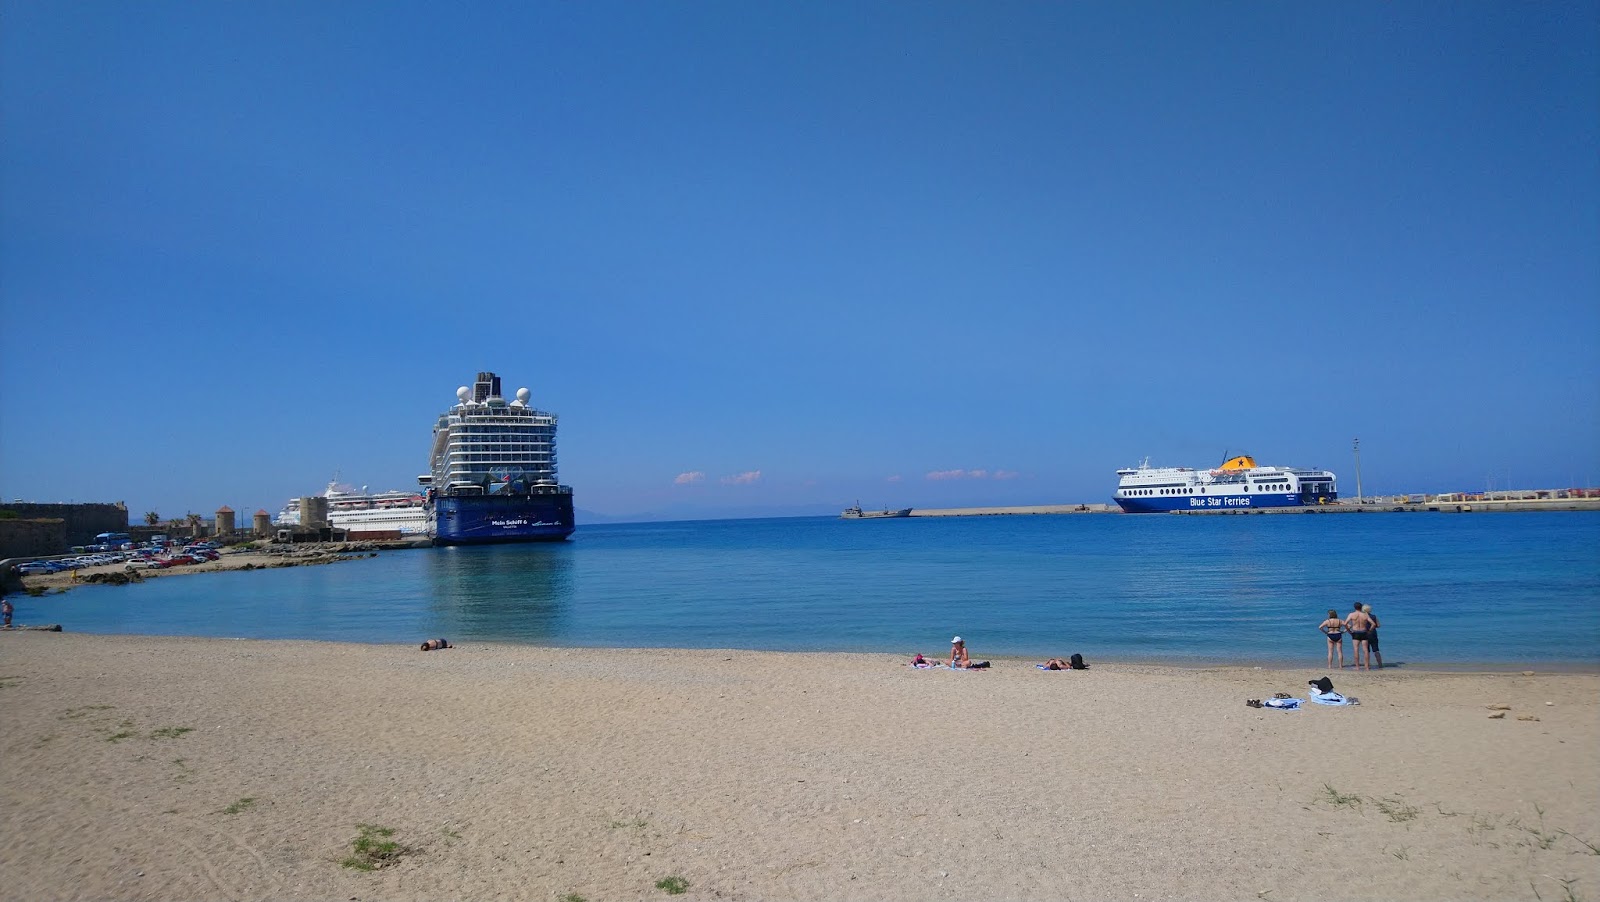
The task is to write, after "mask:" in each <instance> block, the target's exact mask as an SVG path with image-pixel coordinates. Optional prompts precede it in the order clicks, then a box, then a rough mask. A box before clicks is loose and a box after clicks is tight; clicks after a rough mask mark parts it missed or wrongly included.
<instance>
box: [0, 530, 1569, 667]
mask: <svg viewBox="0 0 1600 902" xmlns="http://www.w3.org/2000/svg"><path fill="white" fill-rule="evenodd" d="M1574 517H1575V518H1576V519H1568V518H1574ZM1596 536H1600V520H1596V519H1595V518H1594V517H1593V516H1585V515H1582V514H1576V515H1574V514H1565V515H1557V514H1549V515H1538V514H1530V515H1526V516H1525V517H1521V518H1474V517H1460V518H1455V517H1439V518H1411V517H1403V518H1365V517H1357V518H1346V517H1340V518H1333V519H1328V520H1322V519H1319V518H1313V520H1305V519H1304V518H1290V519H1288V520H1283V519H1281V518H1245V519H1239V518H1223V519H1220V520H1211V521H1205V522H1202V521H1194V520H1185V518H1164V517H1156V518H1138V517H1110V518H1088V519H1080V518H1075V517H1063V518H1041V517H1016V518H1006V519H1004V520H1001V519H993V518H981V519H968V520H962V519H957V518H951V519H943V520H941V519H930V520H923V521H920V522H919V521H914V520H899V521H894V522H886V523H884V524H879V525H878V526H871V527H868V528H861V525H860V524H851V523H848V522H839V521H837V520H833V519H829V518H813V519H798V520H794V519H780V520H765V521H759V520H758V521H707V522H696V523H676V524H671V523H669V524H634V525H605V526H596V527H591V528H590V529H587V530H585V532H584V534H583V536H582V538H581V540H578V541H573V542H566V543H558V544H554V545H531V546H509V547H502V548H478V549H451V548H429V549H424V550H419V551H416V552H413V553H409V554H399V555H394V554H385V553H383V552H384V551H386V550H389V549H390V548H392V547H393V546H392V545H387V544H379V543H359V544H356V543H351V544H334V545H322V546H317V545H309V544H307V545H279V546H270V549H271V550H270V551H240V550H234V551H230V552H228V553H225V554H223V555H222V557H221V558H220V559H218V560H216V561H212V562H207V563H203V564H197V565H195V564H191V565H187V566H183V567H173V568H170V569H165V570H150V571H141V570H138V569H134V570H128V569H126V568H125V567H124V568H119V567H118V566H117V565H114V564H113V565H107V566H102V567H99V568H92V569H85V570H81V571H79V573H78V574H76V577H74V575H73V574H70V573H58V574H50V575H30V576H28V577H26V578H25V583H24V586H25V587H26V588H27V589H28V595H30V596H31V595H36V594H37V595H39V596H40V597H27V596H24V595H22V594H17V595H13V596H11V598H12V600H13V601H15V602H16V605H17V610H16V617H15V622H16V623H17V624H19V625H40V624H54V623H60V624H61V625H62V627H63V628H64V629H66V630H68V631H69V632H86V633H98V634H138V635H202V636H214V637H247V638H256V639H308V640H333V641H355V642H361V643H368V644H377V645H384V644H389V643H414V642H418V641H421V639H423V638H428V637H433V636H447V637H449V638H451V639H452V640H467V641H480V642H482V641H488V642H496V643H506V644H511V645H531V646H537V647H551V648H562V647H589V648H642V647H653V648H736V649H751V650H771V651H793V652H860V653H889V654H900V653H905V654H906V655H908V656H909V655H910V654H911V653H915V652H922V653H925V654H930V653H931V654H932V655H934V656H939V655H940V654H941V648H940V643H942V642H944V641H945V640H948V639H949V637H950V636H951V635H952V634H953V632H960V633H961V634H963V635H966V636H968V638H969V640H971V641H973V642H974V643H975V644H974V646H973V647H974V650H975V651H976V652H978V653H980V654H981V655H983V656H984V657H994V658H998V659H1001V660H1016V661H1026V660H1027V659H1030V658H1034V657H1037V658H1038V659H1039V660H1044V659H1045V658H1048V657H1058V656H1065V655H1067V654H1070V653H1082V654H1084V655H1085V656H1086V657H1087V658H1088V659H1089V660H1091V661H1119V662H1127V663H1141V662H1142V663H1151V664H1168V665H1175V666H1182V667H1189V668H1194V667H1201V668H1205V667H1214V666H1220V665H1231V664H1241V663H1242V664H1247V665H1261V666H1266V667H1269V668H1285V667H1287V668H1295V667H1299V666H1302V665H1304V664H1308V663H1313V662H1314V663H1318V664H1321V663H1323V659H1324V658H1325V657H1326V656H1327V655H1326V652H1327V643H1326V641H1325V639H1324V637H1323V635H1322V634H1321V633H1320V632H1317V631H1316V628H1315V627H1316V625H1317V624H1318V623H1320V622H1321V621H1322V620H1323V619H1324V617H1325V615H1326V612H1327V611H1328V610H1329V609H1330V608H1338V609H1339V610H1340V611H1341V612H1342V611H1344V610H1347V609H1348V608H1349V607H1350V604H1351V602H1353V601H1359V602H1363V603H1370V604H1372V605H1373V606H1374V611H1375V613H1376V615H1377V616H1378V617H1379V618H1380V619H1381V620H1382V623H1383V630H1382V632H1383V636H1384V638H1385V639H1387V640H1388V641H1386V642H1385V643H1384V646H1385V648H1384V663H1385V664H1389V665H1399V666H1401V667H1402V668H1405V669H1410V670H1418V669H1428V670H1439V671H1449V672H1456V671H1467V672H1471V671H1491V672H1506V671H1509V672H1517V671H1520V670H1523V669H1535V670H1539V671H1541V672H1549V671H1555V670H1559V671H1567V672H1593V671H1595V670H1600V652H1596V650H1595V647H1594V645H1593V642H1592V641H1585V639H1584V637H1585V636H1590V637H1592V636H1593V635H1594V631H1595V630H1596V629H1600V613H1597V612H1596V611H1595V609H1594V608H1593V607H1592V605H1588V604H1585V601H1584V600H1585V599H1590V598H1593V597H1594V592H1595V591H1596V590H1597V588H1600V586H1597V583H1596V574H1595V572H1594V571H1593V569H1592V566H1589V565H1587V564H1585V563H1584V561H1585V560H1586V559H1588V558H1590V557H1592V556H1590V555H1588V552H1587V551H1586V549H1590V548H1592V547H1593V544H1592V543H1593V542H1594V541H1596ZM325 563H340V564H342V566H339V567H333V568H327V567H321V566H309V567H308V566H307V565H311V564H325ZM237 571H253V572H251V573H250V575H248V576H247V575H245V574H244V573H241V572H237ZM199 573H211V574H212V577H211V578H210V579H205V580H194V579H180V580H176V581H173V580H169V579H167V577H170V576H190V575H197V574H199ZM121 579H129V580H139V581H140V582H142V583H143V585H130V586H108V585H104V584H102V583H101V582H97V581H104V580H121ZM75 580H76V581H75ZM15 585H16V584H15V583H13V586H15ZM59 589H67V590H68V591H65V592H59V591H57V590H59ZM1341 616H1342V615H1341ZM1485 623H1493V624H1494V625H1495V626H1494V629H1492V630H1485V629H1484V628H1483V625H1484V624H1485ZM1552 631H1554V632H1552ZM1345 645H1346V647H1348V646H1349V643H1348V642H1347V643H1345ZM1352 659H1353V655H1351V656H1346V658H1345V660H1346V661H1350V660H1352ZM1347 672H1348V671H1347Z"/></svg>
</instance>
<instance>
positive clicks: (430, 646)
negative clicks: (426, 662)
mask: <svg viewBox="0 0 1600 902" xmlns="http://www.w3.org/2000/svg"><path fill="white" fill-rule="evenodd" d="M439 648H455V646H454V645H451V644H450V643H449V642H448V641H446V640H444V639H429V640H428V641H426V642H424V643H422V650H423V651H433V650H435V649H439Z"/></svg>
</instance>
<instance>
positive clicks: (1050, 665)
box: [1041, 658, 1072, 670]
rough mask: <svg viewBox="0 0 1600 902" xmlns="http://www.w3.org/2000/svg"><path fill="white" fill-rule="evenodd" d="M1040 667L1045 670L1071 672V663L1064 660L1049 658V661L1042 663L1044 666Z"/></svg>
mask: <svg viewBox="0 0 1600 902" xmlns="http://www.w3.org/2000/svg"><path fill="white" fill-rule="evenodd" d="M1041 666H1043V667H1044V669H1045V670H1071V669H1072V662H1070V661H1067V660H1066V659H1064V658H1051V659H1050V660H1048V661H1046V662H1044V664H1043V665H1041Z"/></svg>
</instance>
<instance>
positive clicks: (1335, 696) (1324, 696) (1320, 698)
mask: <svg viewBox="0 0 1600 902" xmlns="http://www.w3.org/2000/svg"><path fill="white" fill-rule="evenodd" d="M1306 694H1307V695H1309V696H1310V697H1311V700H1312V701H1314V702H1316V703H1317V704H1319V705H1335V706H1338V705H1353V704H1355V703H1356V701H1355V699H1350V698H1345V697H1344V696H1342V695H1340V694H1339V693H1337V692H1318V691H1317V690H1315V689H1313V690H1311V691H1310V692H1308V693H1306Z"/></svg>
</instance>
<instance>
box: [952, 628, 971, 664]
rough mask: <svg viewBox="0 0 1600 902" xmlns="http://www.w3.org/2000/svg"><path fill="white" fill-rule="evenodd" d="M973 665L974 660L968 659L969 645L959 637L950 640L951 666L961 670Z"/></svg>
mask: <svg viewBox="0 0 1600 902" xmlns="http://www.w3.org/2000/svg"><path fill="white" fill-rule="evenodd" d="M971 664H972V659H971V658H969V657H967V643H965V642H962V641H961V637H960V636H957V637H955V638H954V639H951V640H950V666H951V667H956V668H961V667H967V666H969V665H971Z"/></svg>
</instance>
